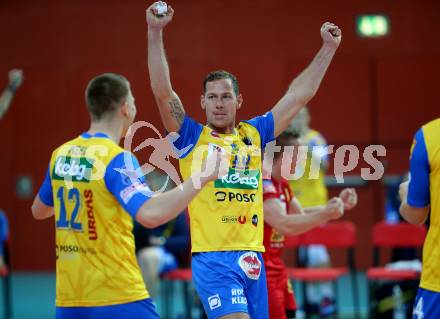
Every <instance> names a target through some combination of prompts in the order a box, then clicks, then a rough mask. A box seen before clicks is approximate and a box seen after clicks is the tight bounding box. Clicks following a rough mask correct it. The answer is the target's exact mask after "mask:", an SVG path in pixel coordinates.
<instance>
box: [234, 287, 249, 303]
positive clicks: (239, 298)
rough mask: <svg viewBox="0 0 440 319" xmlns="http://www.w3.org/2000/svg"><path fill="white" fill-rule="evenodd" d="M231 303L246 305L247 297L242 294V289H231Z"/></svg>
mask: <svg viewBox="0 0 440 319" xmlns="http://www.w3.org/2000/svg"><path fill="white" fill-rule="evenodd" d="M231 295H232V297H231V303H232V304H233V305H236V304H242V305H247V299H246V296H245V295H244V292H243V289H231Z"/></svg>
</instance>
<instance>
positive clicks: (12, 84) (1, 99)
mask: <svg viewBox="0 0 440 319" xmlns="http://www.w3.org/2000/svg"><path fill="white" fill-rule="evenodd" d="M22 82H23V72H22V71H21V70H17V69H14V70H11V71H9V84H8V86H7V87H6V89H5V90H4V91H3V93H2V95H1V96H0V119H1V118H2V117H3V116H4V115H5V114H6V112H7V110H8V109H9V105H11V102H12V100H13V98H14V94H15V91H17V89H18V88H19V87H20V85H21V83H22Z"/></svg>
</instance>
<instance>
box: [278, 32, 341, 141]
mask: <svg viewBox="0 0 440 319" xmlns="http://www.w3.org/2000/svg"><path fill="white" fill-rule="evenodd" d="M321 36H322V38H323V40H324V44H323V45H322V47H321V49H320V50H319V52H318V53H317V54H316V56H315V58H314V59H313V61H312V62H311V63H310V65H309V66H308V67H307V68H306V69H305V70H304V71H303V72H302V73H301V74H300V75H299V76H297V77H296V78H295V79H294V80H293V81H292V83H291V84H290V86H289V89H288V90H287V92H286V94H285V95H284V96H283V97H282V98H281V100H280V101H279V102H278V103H277V104H276V105H275V106H274V107H273V108H272V114H273V117H274V122H275V136H278V135H279V134H281V132H283V131H284V130H285V129H286V128H287V126H288V125H289V123H290V122H291V121H292V119H293V118H294V117H295V115H296V114H297V113H298V111H299V110H300V109H301V107H303V106H304V105H306V104H307V103H308V102H309V101H310V100H311V99H312V98H313V96H314V95H315V94H316V92H317V91H318V88H319V85H320V84H321V81H322V79H323V77H324V75H325V73H326V72H327V69H328V67H329V65H330V62H331V61H332V59H333V56H334V55H335V53H336V50H337V48H338V45H339V43H340V41H341V31H340V30H339V28H338V27H337V26H335V25H333V24H330V23H325V24H324V25H323V26H322V28H321Z"/></svg>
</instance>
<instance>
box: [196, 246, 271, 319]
mask: <svg viewBox="0 0 440 319" xmlns="http://www.w3.org/2000/svg"><path fill="white" fill-rule="evenodd" d="M191 267H192V275H193V283H194V286H195V288H196V291H197V293H198V295H199V297H200V300H201V301H202V304H203V308H204V309H205V312H206V314H207V316H208V318H209V319H215V318H219V317H222V316H225V315H228V314H232V313H238V312H245V313H247V314H249V316H250V318H252V319H268V318H269V311H268V302H267V286H266V272H265V269H264V263H263V257H262V255H261V253H257V252H253V251H224V252H204V253H194V254H193V257H192V263H191Z"/></svg>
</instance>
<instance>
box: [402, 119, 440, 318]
mask: <svg viewBox="0 0 440 319" xmlns="http://www.w3.org/2000/svg"><path fill="white" fill-rule="evenodd" d="M410 176H411V177H410V179H409V182H404V183H402V184H401V185H400V190H399V193H400V198H401V200H402V203H401V206H400V214H401V215H402V217H403V218H405V220H406V221H408V222H409V223H411V224H423V223H424V222H425V221H426V219H427V218H428V216H429V231H428V235H427V237H426V240H425V243H424V244H423V263H422V264H423V269H422V278H421V280H420V287H419V290H418V292H417V296H416V301H415V303H414V309H413V318H414V319H422V318H423V319H434V318H440V281H439V278H440V250H439V241H440V228H439V227H440V226H439V225H440V224H439V222H440V118H437V119H435V120H433V121H431V122H429V123H427V124H425V125H423V126H422V127H421V128H420V129H419V130H418V131H417V133H416V135H415V137H414V141H413V145H412V148H411V159H410Z"/></svg>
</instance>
